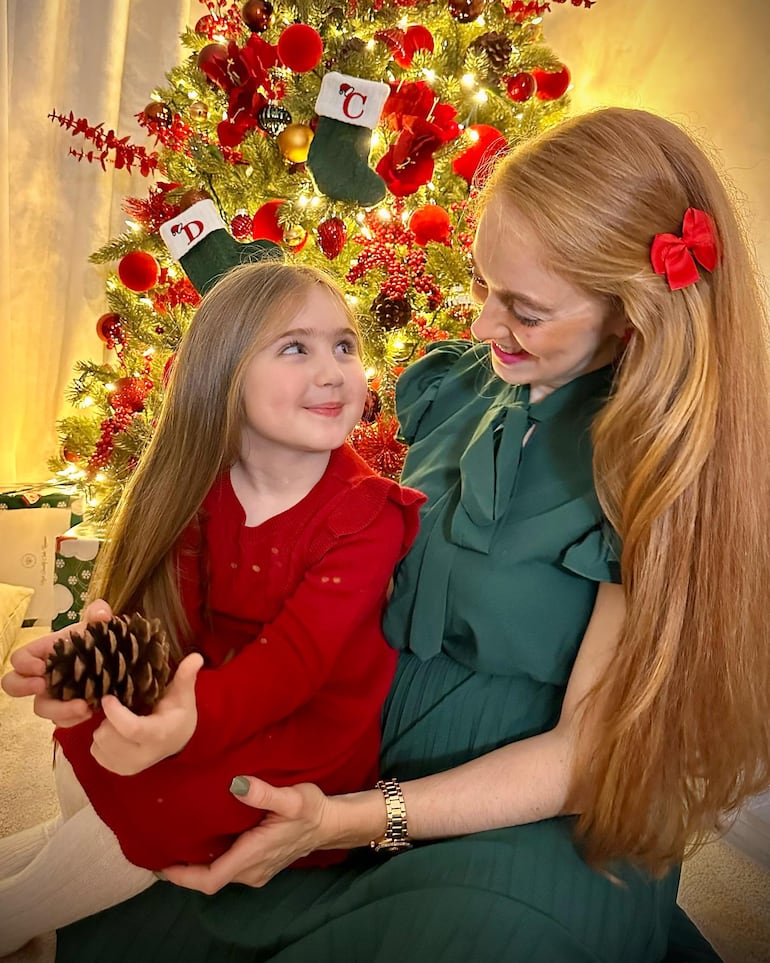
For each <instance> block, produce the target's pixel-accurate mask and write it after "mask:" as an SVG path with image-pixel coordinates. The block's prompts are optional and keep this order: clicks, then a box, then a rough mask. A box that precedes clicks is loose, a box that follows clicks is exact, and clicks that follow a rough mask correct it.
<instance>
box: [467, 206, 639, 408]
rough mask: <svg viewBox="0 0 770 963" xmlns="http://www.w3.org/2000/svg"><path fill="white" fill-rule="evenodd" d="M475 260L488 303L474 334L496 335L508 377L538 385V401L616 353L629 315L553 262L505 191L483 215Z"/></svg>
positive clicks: (476, 291) (481, 297)
mask: <svg viewBox="0 0 770 963" xmlns="http://www.w3.org/2000/svg"><path fill="white" fill-rule="evenodd" d="M473 263H474V268H473V286H472V292H473V295H474V297H475V298H476V299H477V300H478V301H480V302H481V304H482V308H481V313H480V314H479V316H478V318H477V319H476V320H475V321H474V322H473V324H472V325H471V330H472V332H473V335H474V337H475V338H478V339H479V340H480V341H488V342H489V343H490V346H491V351H490V358H491V359H492V367H493V368H494V370H495V373H496V374H497V375H498V376H499V377H500V378H502V379H503V381H507V382H508V383H509V384H529V385H530V386H531V390H530V399H531V400H532V401H539V400H541V399H542V398H544V397H545V396H546V395H548V394H550V393H551V392H552V391H555V390H556V389H557V388H560V387H561V386H562V385H565V384H567V383H568V382H569V381H572V380H573V379H574V378H577V377H578V376H579V375H582V374H586V373H587V372H589V371H594V370H595V369H596V368H601V367H603V366H604V365H606V364H609V363H610V362H611V361H612V360H613V359H614V358H615V355H616V354H617V352H618V347H619V339H620V338H621V337H622V336H623V333H624V328H625V324H626V322H625V319H624V318H623V317H622V315H620V314H618V315H614V314H611V313H610V311H609V309H608V307H607V305H606V303H605V302H604V301H603V300H602V299H600V298H599V297H596V296H593V295H591V294H588V293H586V292H584V291H582V290H580V289H579V288H577V287H575V286H574V285H572V284H571V283H570V282H569V281H567V280H565V279H564V278H562V277H560V276H559V275H558V274H553V273H552V272H551V271H550V270H547V269H546V268H545V267H544V266H543V265H544V263H545V258H544V257H543V254H542V248H541V245H540V242H539V241H538V239H537V237H536V236H535V235H534V233H533V232H532V229H531V228H530V227H529V224H528V223H527V222H526V221H525V220H524V219H523V218H522V216H521V215H520V214H519V213H518V212H517V211H516V210H515V209H514V208H513V207H512V206H511V205H510V204H507V203H506V202H505V201H504V200H501V199H500V198H496V197H493V198H492V199H491V200H490V201H489V203H488V204H487V206H486V208H485V209H484V213H483V214H482V216H481V220H480V221H479V226H478V230H477V232H476V240H475V243H474V246H473Z"/></svg>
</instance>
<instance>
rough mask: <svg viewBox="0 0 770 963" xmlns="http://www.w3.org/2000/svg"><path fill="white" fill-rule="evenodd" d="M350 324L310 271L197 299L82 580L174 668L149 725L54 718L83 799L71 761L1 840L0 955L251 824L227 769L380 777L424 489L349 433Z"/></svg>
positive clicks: (352, 415)
mask: <svg viewBox="0 0 770 963" xmlns="http://www.w3.org/2000/svg"><path fill="white" fill-rule="evenodd" d="M358 337H359V336H358V332H357V329H356V324H355V321H354V319H353V317H352V315H351V312H350V310H349V308H348V307H347V305H346V302H345V300H344V298H343V296H342V294H341V293H340V292H339V290H338V289H337V288H336V287H335V286H334V285H333V284H332V283H331V281H329V280H328V279H327V278H326V277H325V276H324V275H323V274H321V273H320V272H318V271H315V270H312V269H310V268H305V267H303V268H299V267H289V266H286V265H282V264H278V263H274V262H270V263H265V264H258V265H255V264H249V265H245V266H242V267H240V268H237V269H235V270H234V271H232V272H231V273H230V274H228V275H227V276H226V277H225V278H224V279H223V280H222V281H221V282H220V283H219V284H217V286H216V287H215V289H214V290H213V291H212V292H211V293H210V294H209V295H208V296H207V297H206V298H204V300H203V302H202V303H201V306H200V309H199V310H198V312H197V314H196V317H195V319H194V321H193V322H192V324H191V326H190V329H189V331H188V333H187V335H186V337H185V338H184V340H183V343H182V345H181V347H180V350H179V354H178V357H177V360H176V363H175V365H174V369H173V373H172V376H171V380H170V384H169V389H168V395H167V398H166V401H165V404H164V409H163V413H162V415H161V418H160V421H159V424H158V427H157V430H156V432H155V435H154V437H153V440H152V442H151V444H150V446H149V448H148V449H147V452H146V454H145V456H144V457H143V459H142V462H141V464H140V466H139V468H138V469H137V471H136V473H135V475H134V477H133V479H132V481H131V483H130V484H129V486H128V487H127V489H126V492H125V495H124V498H123V500H122V503H121V505H120V508H119V510H118V513H117V515H116V517H115V520H114V523H113V527H112V531H111V538H110V540H109V541H108V542H107V543H106V545H105V547H104V548H103V550H102V553H101V554H100V559H99V564H98V569H97V572H96V574H95V579H94V586H93V590H92V594H93V595H102V596H103V597H104V598H106V599H109V601H110V603H111V605H112V607H113V609H114V610H115V611H116V612H132V611H141V612H142V613H144V614H146V615H148V616H158V617H159V618H161V619H162V621H163V624H164V625H165V626H166V627H167V628H168V631H169V633H170V636H171V641H172V653H173V657H174V661H175V663H177V664H178V670H177V673H176V676H175V678H174V680H173V681H172V683H171V685H170V686H169V688H168V690H167V693H166V695H165V696H164V698H163V699H162V700H161V702H160V703H159V704H158V706H157V707H156V709H155V711H154V712H153V714H152V715H150V716H146V717H139V716H135V715H134V714H133V713H132V712H131V711H130V710H128V709H127V708H125V707H124V706H121V705H120V704H118V702H117V700H116V699H114V697H107V698H105V700H104V704H103V711H101V712H97V713H94V714H93V716H92V717H91V718H90V719H89V720H87V721H85V722H82V723H81V724H80V725H77V726H74V727H71V728H59V729H58V730H57V732H56V739H57V741H58V743H59V745H60V746H61V749H62V750H63V753H64V756H65V757H66V759H61V753H60V754H59V757H60V758H59V762H58V763H57V768H59V769H62V768H65V770H66V767H67V762H68V763H69V764H70V765H71V766H72V769H74V774H75V776H76V777H77V781H78V782H79V783H80V785H81V786H82V787H83V789H84V790H85V792H86V794H87V795H88V798H89V799H90V802H91V805H90V806H89V805H88V804H87V800H86V799H85V797H84V796H83V795H82V793H80V790H79V788H78V787H77V786H75V787H74V789H73V785H72V784H73V782H74V780H72V779H69V780H67V779H66V771H65V773H64V775H65V780H64V781H65V786H64V788H63V796H64V799H65V800H66V802H65V804H64V806H63V815H64V817H65V818H64V821H63V822H62V823H61V824H60V825H59V826H58V828H56V829H55V831H54V832H53V835H51V830H50V828H48V829H41V830H39V831H38V833H37V839H38V840H39V847H42V848H40V851H39V852H38V853H37V854H35V849H36V846H35V844H34V843H33V842H31V841H30V836H29V834H26V835H25V836H24V837H23V838H22V837H20V838H19V842H20V843H21V844H23V845H22V849H23V850H24V851H25V852H26V853H27V857H26V862H27V865H25V866H19V862H20V861H24V857H20V856H19V854H18V847H14V839H13V838H12V839H11V840H9V841H7V842H6V844H5V847H4V848H5V850H6V852H8V853H9V854H12V853H13V851H14V848H16V854H15V855H12V856H11V857H10V862H9V863H8V865H10V866H12V872H13V875H12V876H10V878H6V879H5V880H4V881H3V882H2V884H0V905H2V911H1V918H0V933H2V936H0V953H7V952H9V951H10V950H11V949H13V948H14V947H16V946H19V945H21V944H22V943H23V942H24V941H25V940H27V939H29V938H30V937H31V936H33V935H35V934H36V933H38V932H40V931H43V930H49V929H52V928H54V927H58V926H61V925H63V924H64V923H66V922H71V921H73V920H75V919H78V918H80V917H82V916H85V915H88V914H90V913H93V912H95V911H96V910H98V909H101V908H105V907H107V906H110V905H113V904H114V903H117V902H119V901H120V900H122V899H125V898H127V897H128V896H130V895H133V894H134V893H136V892H139V891H140V890H142V889H144V888H146V886H148V885H150V884H151V883H152V882H154V881H155V877H154V875H153V873H152V872H149V871H148V870H161V869H163V868H164V867H166V866H169V865H171V864H174V863H178V862H194V863H195V862H202V861H205V862H210V861H211V860H212V859H214V858H215V857H217V856H218V855H220V854H221V853H222V852H224V851H225V850H226V849H227V848H228V846H229V845H230V844H231V843H232V841H233V840H234V839H235V837H236V836H237V835H238V834H239V833H241V832H242V831H243V830H245V829H248V828H249V827H251V826H253V825H255V823H257V822H259V820H260V818H261V814H260V813H254V811H253V810H250V809H248V808H247V807H245V806H243V805H242V804H240V803H239V802H238V801H237V800H236V798H235V797H234V796H233V795H232V793H231V792H230V791H229V790H230V783H231V781H232V779H233V777H234V776H236V775H238V774H239V773H242V772H248V773H259V774H260V775H262V776H265V777H266V778H269V779H271V781H274V782H278V783H283V784H289V783H293V782H296V781H297V780H312V781H313V782H318V783H320V784H321V785H322V786H323V787H324V788H325V790H326V791H327V792H329V793H340V792H349V791H353V790H357V789H361V788H363V787H365V786H369V785H371V784H372V782H373V780H375V779H376V778H377V755H378V750H379V744H380V710H381V706H382V702H383V699H384V697H385V694H386V692H387V690H388V687H389V685H390V682H391V679H392V676H393V670H394V665H395V659H396V656H395V653H394V652H393V651H392V650H391V649H389V648H388V647H387V645H386V644H385V641H384V639H383V637H382V633H381V629H380V620H381V615H382V609H383V605H384V602H385V597H386V591H387V587H388V583H389V579H390V576H391V573H392V571H393V568H394V566H395V564H396V562H397V561H398V560H399V559H400V558H401V557H402V556H403V555H404V553H405V552H406V549H407V548H408V546H409V545H410V544H411V542H412V540H413V538H414V536H415V533H416V530H417V525H418V517H417V515H418V508H419V505H420V503H421V502H422V501H423V498H422V496H420V495H419V493H417V492H415V491H412V490H409V489H404V488H401V487H400V486H399V485H397V484H396V483H395V482H391V481H388V480H386V479H384V478H380V477H378V476H376V475H374V474H373V473H372V472H371V471H370V469H369V468H368V467H367V466H366V465H365V464H364V463H363V462H362V461H361V459H360V458H359V457H358V456H357V455H356V454H355V453H354V452H353V451H352V449H350V448H349V447H348V446H347V445H346V444H345V438H346V436H347V435H348V433H349V432H350V430H351V429H352V428H353V426H354V425H355V423H356V421H357V420H358V419H359V417H360V415H361V412H362V410H363V405H364V400H365V395H366V379H365V375H364V371H363V366H362V363H361V356H360V353H359V340H358ZM193 651H194V652H196V653H201V655H202V656H203V658H202V659H201V655H198V654H193V655H190V654H189V653H191V652H193ZM186 653H187V656H186V657H185V654H186ZM201 666H203V667H202V668H201ZM58 778H59V781H60V782H61V781H62V773H61V772H60V773H59V776H58ZM67 783H69V785H67ZM78 797H79V798H78ZM191 797H195V798H196V802H195V804H193V805H191V804H190V799H191ZM91 807H93V808H91ZM67 816H71V817H72V818H66V817H67ZM104 824H106V826H109V827H110V829H111V830H112V832H110V831H109V830H108V829H107V828H106V826H105V825H104ZM113 833H114V835H113ZM49 836H50V837H51V838H50V839H49V838H48V837H49ZM116 837H117V838H116ZM118 844H119V846H120V849H121V850H122V852H123V854H124V855H125V857H126V858H127V859H128V860H129V861H130V864H135V865H130V864H127V863H126V862H125V860H124V859H123V858H122V857H121V856H120V853H119V852H118ZM33 856H34V858H33ZM340 858H342V854H341V853H339V852H338V853H335V854H331V855H330V854H329V853H324V854H317V855H316V856H310V857H308V858H307V859H306V860H302V861H301V862H303V863H305V864H307V863H316V864H325V863H329V862H334V861H336V860H338V859H340ZM2 864H3V856H2V850H0V869H2ZM138 867H144V868H142V869H140V868H138ZM4 875H7V870H6V872H5V873H4ZM65 880H66V882H67V883H68V885H67V887H66V893H71V894H72V900H71V903H72V905H68V902H70V901H68V900H67V898H66V893H65V891H64V890H65V887H64V885H63V884H64V882H65ZM73 881H74V885H73ZM46 892H48V893H50V899H47V898H46V896H45V894H46Z"/></svg>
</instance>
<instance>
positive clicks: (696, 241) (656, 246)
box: [650, 207, 719, 291]
mask: <svg viewBox="0 0 770 963" xmlns="http://www.w3.org/2000/svg"><path fill="white" fill-rule="evenodd" d="M718 260H719V254H718V252H717V238H716V230H715V229H714V222H713V220H712V219H711V217H710V216H709V215H708V214H707V213H706V212H705V211H700V210H698V208H697V207H688V208H687V210H686V211H685V214H684V221H683V223H682V236H681V237H677V236H676V234H656V235H655V238H654V239H653V242H652V247H651V249H650V261H652V267H653V270H654V271H655V273H656V274H665V275H666V280H667V281H668V286H669V287H670V288H671V290H672V291H677V290H679V288H686V287H688V286H689V285H690V284H695V282H696V281H698V280H699V278H700V274H699V273H698V267H697V265H696V263H695V262H696V261H697V262H698V264H700V265H701V267H704V268H706V270H707V271H713V270H714V268H715V267H716V265H717V261H718Z"/></svg>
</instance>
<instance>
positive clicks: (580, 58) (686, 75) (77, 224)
mask: <svg viewBox="0 0 770 963" xmlns="http://www.w3.org/2000/svg"><path fill="white" fill-rule="evenodd" d="M493 2H496V0H493ZM551 6H552V10H553V12H552V13H551V14H549V15H547V16H546V19H545V28H546V39H547V41H548V42H549V43H550V45H551V46H552V47H553V48H554V49H555V51H556V52H557V53H558V54H559V55H560V56H561V57H562V58H563V59H564V61H565V62H566V63H568V64H569V65H570V67H571V69H572V72H573V78H574V84H575V87H574V90H573V103H574V106H575V109H577V110H580V109H586V108H588V107H591V106H594V105H598V104H609V103H621V104H633V105H636V106H646V107H649V108H651V109H653V110H657V111H659V112H661V113H664V114H666V115H668V116H672V117H674V118H677V119H680V120H685V121H687V122H688V123H689V124H690V125H691V126H693V127H694V128H695V129H696V130H699V131H702V132H703V133H704V134H705V135H706V136H707V137H708V138H709V139H710V140H712V141H713V142H714V143H715V145H716V146H717V148H718V149H719V151H720V153H721V156H722V158H723V161H724V164H725V166H726V167H727V169H728V170H729V171H730V172H731V173H732V175H733V177H734V178H735V180H736V183H737V185H738V187H739V189H740V190H741V191H742V192H743V193H744V194H745V195H746V199H747V203H748V206H749V208H750V212H751V224H752V228H753V231H754V235H755V238H756V240H757V245H758V249H759V255H760V263H761V264H762V265H763V267H764V269H765V272H766V273H767V274H769V275H770V190H769V189H768V188H770V130H769V125H768V121H767V118H768V116H770V84H769V83H768V79H769V78H770V68H769V67H768V61H767V58H766V51H765V46H766V43H767V41H766V38H767V37H768V36H770V4H768V3H767V0H730V2H725V0H676V2H672V0H597V3H596V5H595V6H594V7H593V8H592V9H591V10H590V11H586V10H584V9H582V8H581V9H575V8H574V7H573V6H572V4H570V3H565V4H564V5H558V4H556V3H552V5H551ZM205 12H206V8H205V7H204V6H203V4H202V3H200V2H198V0H0V484H1V483H5V482H8V483H13V482H17V481H25V480H41V479H44V478H46V477H47V471H46V467H45V465H46V460H47V458H48V457H49V456H50V455H51V454H52V453H53V452H55V451H56V447H57V437H56V432H55V422H56V419H57V417H59V416H60V415H62V414H63V413H64V411H65V405H64V395H65V389H66V386H67V384H68V382H69V380H70V378H71V375H72V368H73V364H74V363H75V361H77V360H78V359H81V358H94V359H96V360H100V359H101V348H102V346H101V342H99V341H98V340H97V338H96V335H95V327H94V325H95V322H96V319H97V318H98V317H99V315H100V314H102V313H103V312H104V310H105V302H104V284H103V281H104V275H105V273H106V272H105V269H104V268H102V267H101V266H95V265H92V264H89V263H88V255H89V254H90V253H91V252H92V251H94V250H95V249H97V248H98V247H100V246H101V245H102V244H103V243H104V242H105V241H106V240H107V239H108V238H109V237H110V236H112V235H113V234H115V233H117V232H118V231H120V230H121V229H122V228H123V220H124V215H123V213H122V211H121V201H122V199H123V198H124V197H125V196H126V195H128V194H138V195H140V196H143V195H144V194H145V193H146V189H147V183H146V182H145V181H144V180H143V179H142V178H141V177H140V176H139V175H134V177H133V178H131V177H129V176H128V175H126V174H125V172H115V171H113V170H108V171H107V173H106V174H105V173H103V172H102V171H101V170H100V169H99V167H98V166H96V165H89V164H87V163H85V162H83V163H80V164H79V163H77V162H76V161H75V160H74V159H73V158H71V157H68V156H67V151H68V148H69V146H70V144H72V145H73V146H75V141H73V140H72V138H71V137H70V136H69V135H68V133H67V132H66V131H64V130H62V129H61V128H59V127H58V125H54V124H52V123H51V122H50V121H49V120H48V119H47V114H48V113H49V112H50V111H51V110H52V109H53V108H56V110H57V111H63V112H65V113H66V112H68V111H69V110H72V111H73V112H74V113H75V114H76V116H78V117H87V118H88V119H89V120H90V121H91V122H92V123H98V122H100V121H103V122H104V124H105V126H106V127H107V128H109V127H112V128H114V129H115V130H116V131H118V133H119V134H121V135H125V134H129V135H131V136H132V138H134V139H136V140H137V142H138V143H146V141H145V139H144V134H143V132H142V131H141V129H140V128H139V127H138V126H137V124H136V121H135V119H134V114H136V113H138V112H139V111H140V110H141V109H142V108H143V107H144V105H145V104H146V103H147V101H148V100H149V95H150V93H151V91H152V89H153V87H155V86H157V85H159V84H162V82H163V79H164V74H165V72H166V71H167V70H168V69H169V68H171V67H172V66H173V65H174V64H176V63H177V62H178V61H179V59H180V56H181V48H180V46H179V43H178V37H179V34H180V33H181V32H182V30H183V29H184V27H185V26H186V25H187V24H194V23H195V21H196V20H197V19H198V17H200V16H201V15H203V14H204V13H205ZM405 12H407V13H410V16H411V15H412V14H411V12H410V11H409V10H408V8H405ZM413 15H414V18H415V20H417V19H419V7H418V8H415V10H414V14H413Z"/></svg>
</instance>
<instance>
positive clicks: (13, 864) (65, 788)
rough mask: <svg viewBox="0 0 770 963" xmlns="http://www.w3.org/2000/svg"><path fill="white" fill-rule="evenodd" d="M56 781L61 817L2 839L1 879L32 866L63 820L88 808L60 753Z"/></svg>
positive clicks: (83, 795)
mask: <svg viewBox="0 0 770 963" xmlns="http://www.w3.org/2000/svg"><path fill="white" fill-rule="evenodd" d="M54 778H55V779H56V794H57V796H58V798H59V811H60V813H61V815H59V816H57V817H56V818H54V819H49V820H48V821H47V822H44V823H38V824H37V825H36V826H30V827H29V829H23V830H21V831H20V832H18V833H14V834H13V835H11V836H6V837H5V838H4V839H0V880H4V879H7V878H8V877H9V876H15V875H16V874H17V873H20V872H21V871H22V870H23V869H24V867H25V866H29V864H30V863H31V862H32V860H33V859H34V858H35V856H37V854H38V853H39V852H40V851H41V850H42V849H43V847H44V846H45V845H46V844H47V843H48V841H49V839H50V838H51V836H53V834H54V833H55V832H56V830H57V829H58V827H59V826H60V825H61V823H62V820H63V819H69V818H70V816H74V814H75V813H76V812H78V810H80V809H83V807H84V806H87V805H88V796H86V794H85V792H84V790H83V787H82V786H81V785H80V783H79V782H78V781H77V779H76V778H75V773H74V772H73V769H72V766H71V765H70V764H69V762H68V761H67V759H66V757H65V756H64V755H63V754H62V753H61V752H60V753H59V754H58V758H57V760H56V767H55V769H54Z"/></svg>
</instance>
